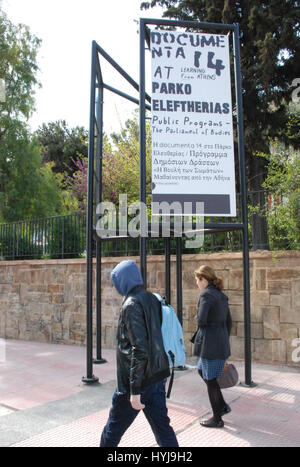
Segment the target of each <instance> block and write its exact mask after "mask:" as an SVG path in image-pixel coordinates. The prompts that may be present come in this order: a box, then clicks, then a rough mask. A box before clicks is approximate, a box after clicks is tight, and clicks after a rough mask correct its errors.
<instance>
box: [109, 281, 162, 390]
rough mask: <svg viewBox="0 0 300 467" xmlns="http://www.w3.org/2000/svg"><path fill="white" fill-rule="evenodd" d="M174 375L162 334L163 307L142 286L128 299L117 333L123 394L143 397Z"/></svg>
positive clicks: (120, 384)
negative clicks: (159, 382) (150, 388)
mask: <svg viewBox="0 0 300 467" xmlns="http://www.w3.org/2000/svg"><path fill="white" fill-rule="evenodd" d="M169 375H170V369H169V361H168V357H167V355H166V353H165V351H164V347H163V341H162V335H161V305H160V302H159V301H158V300H157V298H156V297H155V296H154V295H153V294H152V293H150V292H148V291H146V290H145V289H144V288H143V287H142V286H137V287H135V288H134V289H133V290H131V291H130V292H129V294H128V295H127V297H126V298H125V300H124V302H123V305H122V309H121V312H120V317H119V323H118V330H117V379H118V391H119V392H120V393H130V394H134V395H136V394H141V392H142V391H143V390H144V388H145V387H147V386H149V385H150V384H153V383H156V382H158V381H162V380H163V379H165V378H167V377H168V376H169Z"/></svg>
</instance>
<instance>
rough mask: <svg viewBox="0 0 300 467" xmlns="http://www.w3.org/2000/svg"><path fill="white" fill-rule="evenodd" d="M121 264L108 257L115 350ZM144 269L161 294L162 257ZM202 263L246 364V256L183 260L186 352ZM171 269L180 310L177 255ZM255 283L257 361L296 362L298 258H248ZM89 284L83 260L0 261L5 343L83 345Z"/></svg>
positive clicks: (107, 336) (106, 327) (108, 339)
mask: <svg viewBox="0 0 300 467" xmlns="http://www.w3.org/2000/svg"><path fill="white" fill-rule="evenodd" d="M122 259H124V258H104V259H103V278H102V296H103V299H102V300H103V301H102V304H103V305H102V306H103V312H102V328H103V332H102V341H103V347H106V348H112V347H114V345H115V330H116V326H117V320H118V313H119V307H120V302H121V298H120V296H119V295H118V294H117V293H116V291H115V290H114V289H113V287H112V285H111V281H110V274H109V273H110V271H111V269H112V268H113V267H114V266H115V265H116V264H117V263H118V262H119V261H120V260H122ZM135 259H136V260H137V261H138V258H135ZM147 264H148V266H147V268H148V288H149V289H151V290H153V291H158V292H159V293H161V294H164V274H165V272H164V271H165V265H164V257H161V256H152V257H148V263H147ZM200 264H209V265H210V266H212V267H213V268H214V269H215V270H216V273H217V274H218V275H219V276H221V277H222V278H223V280H224V286H225V292H226V293H227V294H228V296H229V302H230V308H231V313H232V317H233V332H232V336H231V347H232V356H233V358H236V359H238V358H243V356H244V338H243V336H244V322H243V271H242V255H241V253H215V254H203V255H185V256H183V328H184V333H185V338H186V347H187V351H188V353H191V350H192V346H191V344H190V342H189V339H190V337H191V335H192V334H193V333H194V331H195V323H194V316H195V314H196V304H197V301H198V296H199V291H198V289H197V288H196V287H195V280H194V275H193V271H194V270H195V269H196V268H197V267H198V266H199V265H200ZM171 269H172V283H171V291H172V297H171V299H172V304H173V305H174V307H175V308H176V277H175V274H176V273H175V271H176V261H175V258H173V257H172V261H171ZM250 279H251V316H252V352H253V359H254V360H255V361H269V362H281V363H295V362H293V359H292V353H293V351H295V343H296V339H299V338H300V252H299V251H293V252H283V253H279V254H276V255H274V253H273V254H272V253H271V252H253V253H251V255H250ZM85 284H86V262H85V260H82V259H72V260H39V261H14V262H12V261H9V262H4V261H2V262H0V337H2V338H8V339H22V340H33V341H42V342H53V343H64V344H84V343H85V324H86V297H85V291H86V285H85ZM94 291H95V277H94ZM94 305H95V299H94ZM299 342H300V341H299ZM299 346H300V344H298V347H299ZM294 355H295V352H294ZM298 356H300V349H299V352H298Z"/></svg>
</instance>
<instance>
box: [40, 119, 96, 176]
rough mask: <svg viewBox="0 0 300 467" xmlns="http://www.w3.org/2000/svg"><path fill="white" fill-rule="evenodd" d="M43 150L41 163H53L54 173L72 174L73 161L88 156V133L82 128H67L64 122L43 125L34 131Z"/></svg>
mask: <svg viewBox="0 0 300 467" xmlns="http://www.w3.org/2000/svg"><path fill="white" fill-rule="evenodd" d="M36 137H37V139H38V141H39V143H40V144H41V146H42V148H43V163H46V162H53V171H54V172H55V173H61V174H64V173H65V172H66V171H67V174H73V173H74V172H75V171H76V167H75V165H74V164H73V160H74V159H76V158H77V157H79V158H82V157H87V155H88V144H87V141H88V132H87V130H85V129H84V128H83V127H78V126H77V127H75V128H69V127H68V125H67V123H66V121H65V120H58V121H57V122H49V123H48V124H45V123H44V124H43V125H42V126H40V127H39V129H38V130H37V131H36Z"/></svg>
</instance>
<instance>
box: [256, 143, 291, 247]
mask: <svg viewBox="0 0 300 467" xmlns="http://www.w3.org/2000/svg"><path fill="white" fill-rule="evenodd" d="M260 156H261V157H264V158H266V159H267V160H268V162H269V163H268V173H267V177H266V179H265V182H264V187H265V188H266V189H267V190H268V192H269V196H268V199H267V219H268V228H269V238H270V246H271V248H272V249H300V156H299V154H296V153H295V151H292V150H286V149H285V148H284V146H283V145H281V144H279V142H278V141H276V142H275V143H274V145H273V151H272V152H271V154H270V155H266V154H260Z"/></svg>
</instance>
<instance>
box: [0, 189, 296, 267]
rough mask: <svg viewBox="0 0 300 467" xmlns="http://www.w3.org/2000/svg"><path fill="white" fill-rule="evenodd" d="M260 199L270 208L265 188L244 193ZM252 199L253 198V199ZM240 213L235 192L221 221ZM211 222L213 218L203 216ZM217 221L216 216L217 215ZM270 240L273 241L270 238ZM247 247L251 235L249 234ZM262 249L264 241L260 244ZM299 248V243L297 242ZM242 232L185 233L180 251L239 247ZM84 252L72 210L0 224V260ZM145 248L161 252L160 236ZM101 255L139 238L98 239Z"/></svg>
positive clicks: (128, 252)
mask: <svg viewBox="0 0 300 467" xmlns="http://www.w3.org/2000/svg"><path fill="white" fill-rule="evenodd" d="M257 194H259V195H260V196H261V197H263V199H262V200H261V201H262V202H264V205H265V210H266V212H269V213H272V212H273V211H274V206H273V204H274V202H275V201H276V203H278V200H277V199H276V200H274V199H273V198H272V196H271V195H270V194H268V193H267V192H265V191H260V192H250V193H248V196H249V198H248V203H249V206H253V205H255V203H257V196H254V195H257ZM255 200H256V201H255ZM238 219H241V215H240V196H239V195H237V218H235V219H229V218H226V219H225V222H232V223H234V222H238ZM206 220H207V221H210V222H214V220H215V219H206ZM218 221H220V219H218ZM273 243H274V242H273ZM274 245H275V249H282V248H283V249H286V248H288V242H287V241H286V240H285V239H284V238H280V237H278V240H276V241H275V243H274ZM170 247H171V254H175V253H176V239H175V238H172V237H171V239H170ZM249 247H250V248H252V244H251V235H250V245H249ZM259 247H260V248H261V249H265V248H266V247H267V246H266V245H260V246H259ZM299 248H300V244H299ZM241 250H242V232H241V231H240V230H235V231H230V232H215V233H210V234H209V235H205V237H204V243H203V246H202V247H201V248H197V249H187V248H185V237H184V236H183V238H182V251H183V253H193V254H194V253H203V252H216V251H241ZM85 252H86V215H85V213H75V214H69V215H66V216H58V217H50V218H42V219H34V220H26V221H20V222H11V223H7V224H0V260H21V259H43V258H44V259H47V258H53V259H58V258H78V257H84V256H85ZM147 252H148V254H149V255H155V254H156V255H157V254H164V252H165V245H164V239H163V238H151V237H150V238H148V240H147ZM102 255H103V256H138V255H139V240H138V239H137V238H130V237H129V238H128V239H118V240H115V239H110V240H105V241H103V242H102Z"/></svg>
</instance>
